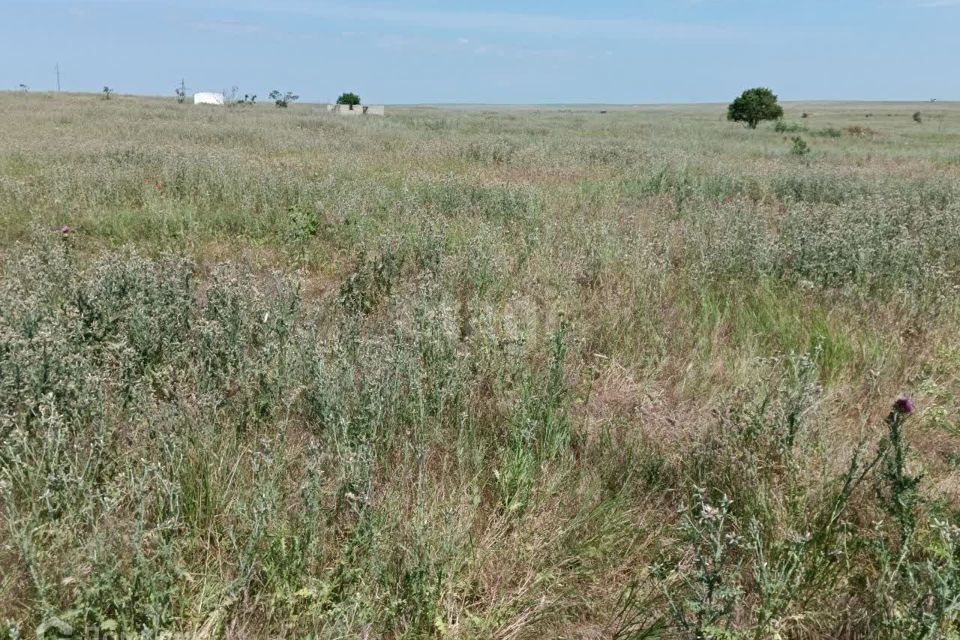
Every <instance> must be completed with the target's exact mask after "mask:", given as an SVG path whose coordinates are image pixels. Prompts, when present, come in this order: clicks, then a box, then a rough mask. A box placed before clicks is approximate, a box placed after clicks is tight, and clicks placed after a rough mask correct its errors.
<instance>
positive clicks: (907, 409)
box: [893, 395, 913, 416]
mask: <svg viewBox="0 0 960 640" xmlns="http://www.w3.org/2000/svg"><path fill="white" fill-rule="evenodd" d="M893 410H894V411H896V412H897V413H901V414H903V415H905V416H908V415H910V414H911V413H913V400H911V399H910V397H909V396H906V395H901V396H897V399H896V400H894V401H893Z"/></svg>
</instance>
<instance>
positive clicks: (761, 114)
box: [727, 87, 783, 129]
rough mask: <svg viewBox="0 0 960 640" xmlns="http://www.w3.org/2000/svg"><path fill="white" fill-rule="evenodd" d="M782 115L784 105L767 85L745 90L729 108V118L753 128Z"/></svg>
mask: <svg viewBox="0 0 960 640" xmlns="http://www.w3.org/2000/svg"><path fill="white" fill-rule="evenodd" d="M782 117H783V107H781V106H780V105H779V103H778V102H777V96H776V94H774V93H773V91H771V90H770V89H767V88H765V87H757V88H755V89H748V90H746V91H744V92H743V94H741V95H740V97H739V98H737V99H736V100H734V101H733V102H732V103H730V106H729V107H728V108H727V120H731V121H733V122H743V123H745V124H746V125H747V126H748V127H750V128H751V129H756V128H757V125H758V124H760V123H761V122H763V121H764V120H777V119H779V118H782Z"/></svg>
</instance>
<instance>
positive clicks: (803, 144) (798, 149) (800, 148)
mask: <svg viewBox="0 0 960 640" xmlns="http://www.w3.org/2000/svg"><path fill="white" fill-rule="evenodd" d="M791 140H792V141H793V146H792V147H791V148H790V153H792V154H793V155H795V156H800V157H803V156H806V155H809V154H810V145H809V144H807V141H806V140H804V139H803V138H801V137H800V136H795V137H794V138H792V139H791Z"/></svg>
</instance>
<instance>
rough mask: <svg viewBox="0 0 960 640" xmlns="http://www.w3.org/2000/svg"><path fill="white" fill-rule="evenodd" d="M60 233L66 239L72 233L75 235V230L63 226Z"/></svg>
mask: <svg viewBox="0 0 960 640" xmlns="http://www.w3.org/2000/svg"><path fill="white" fill-rule="evenodd" d="M60 233H61V234H62V235H63V237H64V238H66V237H67V236H69V235H70V234H71V233H73V229H71V228H70V227H69V225H63V228H62V229H60Z"/></svg>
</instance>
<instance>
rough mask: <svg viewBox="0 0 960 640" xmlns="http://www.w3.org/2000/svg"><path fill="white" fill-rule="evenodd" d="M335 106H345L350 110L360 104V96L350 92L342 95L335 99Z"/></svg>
mask: <svg viewBox="0 0 960 640" xmlns="http://www.w3.org/2000/svg"><path fill="white" fill-rule="evenodd" d="M337 104H345V105H347V106H348V107H350V108H351V109H352V108H353V107H355V106H357V105H358V104H360V96H358V95H357V94H355V93H351V92H347V93H342V94H340V97H339V98H337Z"/></svg>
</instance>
